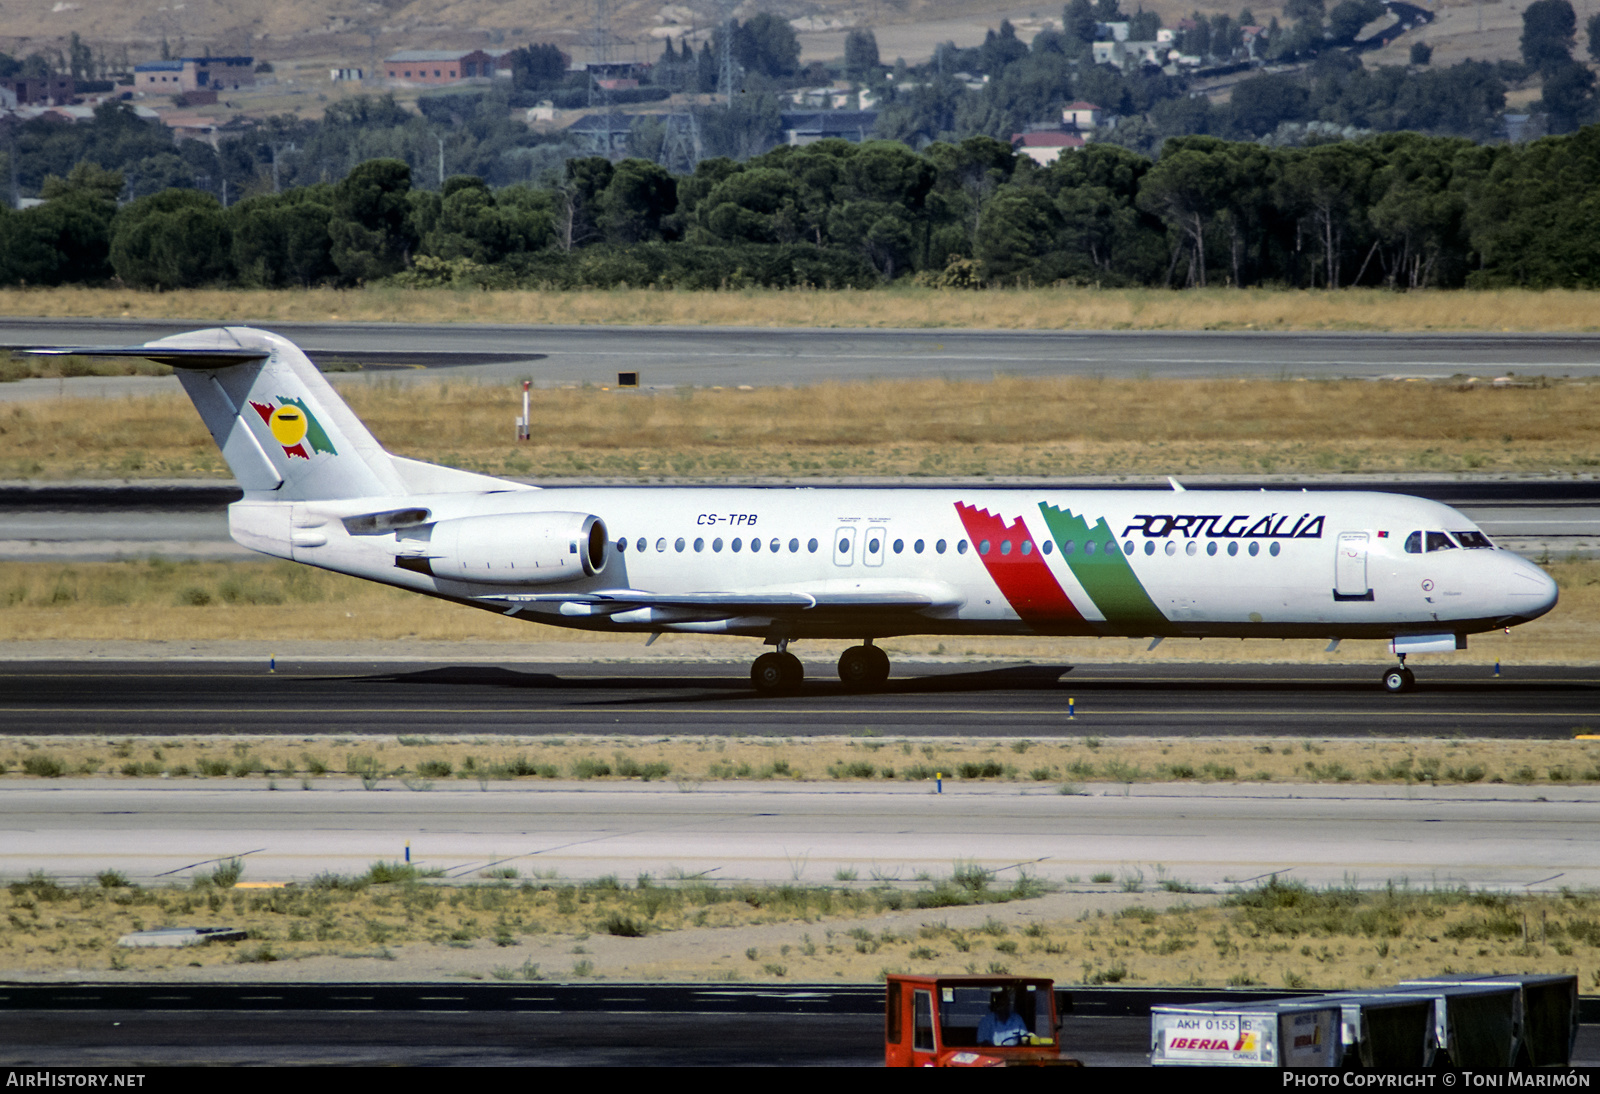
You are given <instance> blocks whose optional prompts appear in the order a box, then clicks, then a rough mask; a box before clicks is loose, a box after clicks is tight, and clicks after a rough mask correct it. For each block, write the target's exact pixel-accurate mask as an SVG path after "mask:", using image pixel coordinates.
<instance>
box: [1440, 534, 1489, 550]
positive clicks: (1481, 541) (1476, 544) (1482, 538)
mask: <svg viewBox="0 0 1600 1094" xmlns="http://www.w3.org/2000/svg"><path fill="white" fill-rule="evenodd" d="M1450 534H1451V535H1453V536H1455V537H1456V541H1457V542H1458V543H1460V544H1461V546H1463V547H1471V548H1481V547H1493V546H1494V544H1493V543H1490V542H1489V537H1488V536H1486V535H1484V534H1483V533H1482V532H1451V533H1450Z"/></svg>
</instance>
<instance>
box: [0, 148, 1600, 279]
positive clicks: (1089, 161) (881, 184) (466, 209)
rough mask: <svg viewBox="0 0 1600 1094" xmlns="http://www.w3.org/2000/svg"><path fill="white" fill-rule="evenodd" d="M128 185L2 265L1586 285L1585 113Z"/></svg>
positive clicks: (27, 219) (401, 273)
mask: <svg viewBox="0 0 1600 1094" xmlns="http://www.w3.org/2000/svg"><path fill="white" fill-rule="evenodd" d="M122 187H123V180H122V179H121V178H120V177H119V176H118V175H117V174H116V173H115V172H107V171H104V170H103V169H101V168H98V167H96V166H94V165H92V164H89V163H84V164H80V165H79V166H78V167H76V168H75V169H74V170H73V171H71V172H70V173H69V174H68V175H66V176H65V177H62V178H54V177H53V178H51V179H49V180H47V182H46V184H45V192H46V194H47V196H48V199H49V200H47V201H46V202H45V203H44V204H42V205H40V206H38V207H36V208H33V209H29V210H25V211H23V212H5V213H3V214H0V284H17V283H28V284H57V283H62V282H96V281H104V280H107V279H109V278H111V277H113V276H114V277H117V278H120V279H121V280H122V281H123V282H124V283H127V284H129V285H132V286H136V287H145V288H157V289H162V288H177V287H181V286H195V285H205V284H230V283H233V284H246V285H260V286H293V285H312V284H318V283H331V284H345V285H351V284H360V283H372V282H376V281H381V280H383V279H386V278H389V279H396V280H397V281H398V282H399V283H402V284H436V283H451V282H456V283H470V284H478V285H482V286H485V287H493V286H510V285H517V284H524V285H530V284H531V285H539V284H546V285H554V286H573V285H580V284H590V285H612V284H618V283H624V282H626V283H629V284H657V285H680V286H692V287H703V286H717V285H722V284H742V283H749V282H758V283H766V284H799V283H810V284H831V285H861V286H865V285H870V284H873V283H881V282H886V281H891V280H894V279H895V278H898V277H903V276H908V275H909V276H915V277H918V278H920V279H922V280H924V281H927V282H929V283H932V284H945V285H954V284H959V285H974V284H985V283H1001V284H1015V283H1023V282H1030V283H1051V282H1056V281H1071V282H1078V283H1100V284H1107V285H1125V284H1143V285H1170V286H1191V285H1192V286H1203V285H1214V284H1229V285H1257V284H1282V285H1293V286H1304V287H1326V288H1340V287H1345V286H1349V285H1356V284H1361V285H1389V286H1393V287H1396V288H1422V287H1429V286H1443V287H1449V286H1461V285H1468V284H1471V285H1501V284H1515V285H1529V286H1537V287H1548V286H1596V285H1600V217H1597V216H1596V215H1595V208H1596V206H1597V205H1600V127H1589V128H1586V129H1583V130H1581V131H1580V132H1578V133H1577V134H1574V135H1571V136H1568V137H1560V138H1548V139H1546V140H1542V141H1538V142H1535V143H1534V144H1532V145H1529V146H1526V147H1511V146H1497V147H1489V146H1483V145H1477V144H1473V143H1472V142H1470V141H1466V140H1463V139H1459V138H1440V137H1427V136H1422V135H1419V134H1414V133H1397V134H1384V135H1379V136H1375V137H1372V138H1369V139H1366V140H1360V141H1341V142H1337V143H1332V144H1326V145H1322V146H1318V147H1314V148H1308V149H1302V148H1279V149H1274V148H1270V147H1266V146H1263V145H1261V144H1257V143H1246V142H1227V141H1223V140H1219V139H1217V138H1213V137H1188V138H1178V139H1174V140H1172V141H1169V142H1168V143H1167V145H1166V146H1165V148H1164V149H1163V153H1162V156H1161V158H1160V160H1159V161H1154V162H1153V161H1151V160H1149V159H1147V158H1146V157H1143V156H1141V155H1138V154H1137V153H1134V152H1132V151H1129V150H1127V149H1125V148H1121V147H1118V146H1115V145H1109V144H1098V143H1097V144H1091V145H1089V146H1088V147H1087V148H1085V149H1083V150H1081V151H1079V152H1076V153H1071V154H1068V155H1065V156H1063V157H1062V158H1061V159H1060V160H1058V161H1057V162H1056V163H1055V164H1053V165H1051V166H1049V167H1047V168H1039V167H1037V166H1035V165H1034V164H1033V162H1032V161H1030V160H1027V159H1025V158H1019V157H1017V156H1015V155H1014V154H1013V153H1012V150H1011V148H1010V146H1009V145H1007V144H1003V143H1001V142H998V141H994V140H991V139H989V138H984V137H971V138H968V139H966V140H964V141H961V142H959V143H953V144H952V143H936V144H933V145H930V146H929V147H928V148H926V149H924V150H923V151H922V152H921V153H916V152H912V151H911V150H910V149H908V148H907V147H905V146H904V145H902V144H896V143H891V142H869V143H867V144H863V145H855V144H850V143H848V142H845V141H822V142H819V143H817V144H814V145H809V146H806V147H801V148H791V147H787V146H786V147H782V148H779V149H775V150H774V151H772V152H769V153H766V154H764V155H761V156H757V157H753V158H752V159H750V160H748V161H747V162H744V163H739V162H735V161H733V160H730V159H726V158H716V159H710V160H705V161H702V162H701V163H700V164H699V165H698V166H697V167H696V169H695V170H694V171H693V172H692V173H690V174H686V175H676V176H675V175H673V174H671V173H669V172H667V171H666V170H664V169H663V168H661V167H659V166H658V165H656V164H654V163H650V162H648V161H645V160H638V159H634V160H624V161H623V162H621V163H618V164H613V163H611V162H610V161H609V160H606V159H603V158H600V157H590V158H580V159H572V160H569V161H567V163H566V166H565V170H564V173H563V175H562V177H561V179H560V181H559V182H558V183H557V184H555V185H552V186H545V187H536V186H530V185H526V184H519V185H514V186H509V187H504V188H501V189H498V190H496V189H491V188H490V187H489V186H488V185H486V184H485V183H484V181H483V180H481V179H479V178H475V177H466V176H458V177H455V178H452V179H450V180H448V181H447V182H446V184H445V185H444V186H443V187H442V188H440V189H438V190H421V189H417V188H414V187H413V186H412V178H411V171H410V169H409V168H408V167H407V166H406V165H405V164H404V163H402V162H400V161H397V160H372V161H369V162H367V163H364V164H362V165H360V166H359V167H358V168H356V170H354V171H352V172H351V173H350V174H349V175H347V176H346V177H345V178H343V179H342V180H340V181H339V182H337V183H316V184H313V185H310V186H304V187H298V188H294V189H291V190H288V191H286V192H284V193H282V194H278V195H262V196H259V197H253V198H249V199H247V200H244V201H241V202H239V203H238V204H237V205H235V206H233V207H232V208H226V209H225V208H223V207H222V206H221V204H220V203H218V202H217V200H216V199H215V198H214V197H212V196H211V195H209V194H206V193H203V192H200V191H195V190H181V189H177V190H167V191H163V192H161V193H158V194H153V195H150V196H147V197H143V198H140V199H138V200H136V201H133V202H131V203H129V204H126V205H123V206H121V207H120V208H119V207H118V205H117V202H116V196H117V194H118V193H119V192H120V191H121V189H122Z"/></svg>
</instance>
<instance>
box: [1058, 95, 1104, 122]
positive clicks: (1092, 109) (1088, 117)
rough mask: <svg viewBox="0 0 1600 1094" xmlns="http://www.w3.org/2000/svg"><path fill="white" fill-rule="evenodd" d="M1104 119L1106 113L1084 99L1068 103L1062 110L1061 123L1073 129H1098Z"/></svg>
mask: <svg viewBox="0 0 1600 1094" xmlns="http://www.w3.org/2000/svg"><path fill="white" fill-rule="evenodd" d="M1103 120H1104V114H1103V112H1102V111H1101V110H1100V108H1099V107H1098V106H1096V105H1095V104H1094V103H1086V102H1084V101H1083V100H1082V99H1079V100H1078V101H1077V102H1075V103H1070V104H1068V105H1067V106H1066V107H1064V108H1062V111H1061V124H1062V125H1063V126H1071V127H1072V128H1073V129H1096V128H1098V127H1099V125H1100V123H1101V121H1103Z"/></svg>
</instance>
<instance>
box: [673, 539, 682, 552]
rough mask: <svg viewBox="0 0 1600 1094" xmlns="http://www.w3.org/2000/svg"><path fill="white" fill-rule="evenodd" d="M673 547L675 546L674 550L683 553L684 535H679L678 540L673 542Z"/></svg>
mask: <svg viewBox="0 0 1600 1094" xmlns="http://www.w3.org/2000/svg"><path fill="white" fill-rule="evenodd" d="M672 548H673V550H675V551H677V552H678V553H679V554H680V555H681V554H683V537H682V536H679V537H678V538H677V540H676V541H675V542H674V543H673V544H672Z"/></svg>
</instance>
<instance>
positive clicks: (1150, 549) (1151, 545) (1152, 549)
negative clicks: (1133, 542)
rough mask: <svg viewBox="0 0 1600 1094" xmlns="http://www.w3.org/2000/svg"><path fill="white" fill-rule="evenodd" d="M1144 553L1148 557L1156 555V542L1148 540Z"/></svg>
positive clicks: (1145, 542)
mask: <svg viewBox="0 0 1600 1094" xmlns="http://www.w3.org/2000/svg"><path fill="white" fill-rule="evenodd" d="M1144 553H1145V554H1147V555H1153V554H1155V553H1156V541H1155V540H1153V539H1147V540H1145V541H1144Z"/></svg>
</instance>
